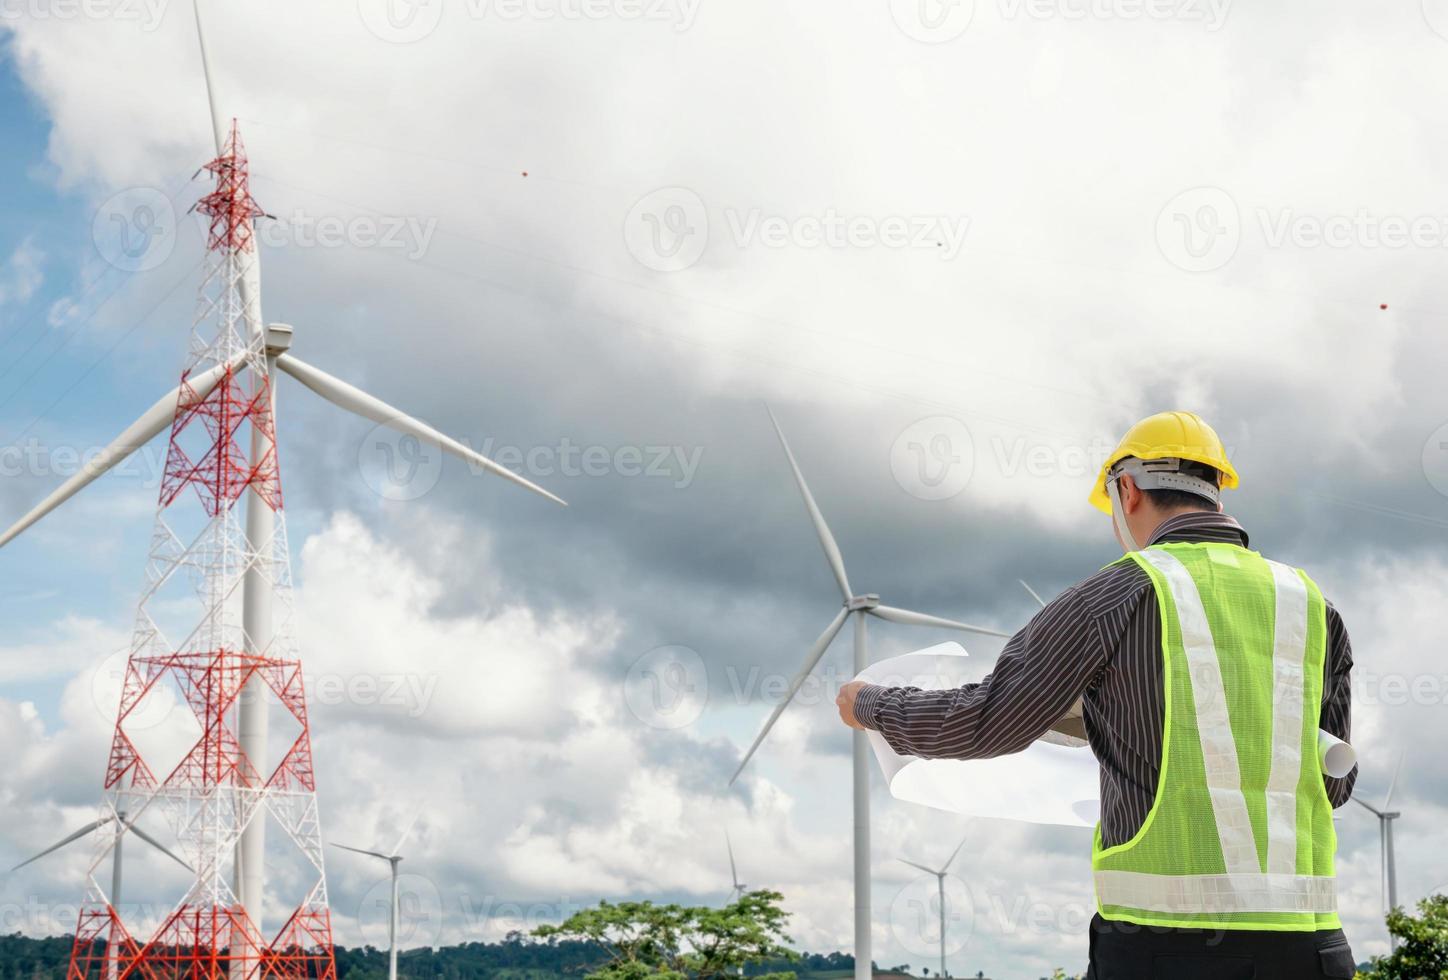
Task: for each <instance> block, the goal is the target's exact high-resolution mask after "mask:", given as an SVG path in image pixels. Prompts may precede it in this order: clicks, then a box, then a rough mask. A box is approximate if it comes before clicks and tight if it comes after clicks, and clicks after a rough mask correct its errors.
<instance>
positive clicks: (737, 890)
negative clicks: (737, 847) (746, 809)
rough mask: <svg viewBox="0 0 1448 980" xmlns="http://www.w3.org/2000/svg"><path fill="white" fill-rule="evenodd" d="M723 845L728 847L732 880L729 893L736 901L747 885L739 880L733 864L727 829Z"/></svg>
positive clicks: (732, 851) (741, 895)
mask: <svg viewBox="0 0 1448 980" xmlns="http://www.w3.org/2000/svg"><path fill="white" fill-rule="evenodd" d="M724 846H725V847H727V848H729V877H730V878H731V879H733V881H734V887H733V888H732V889H730V894H731V895H733V896H734V901H736V902H737V901H739V900H740V899H741V898H743V897H744V892H745V891H746V890H747V889H748V886H747V885H745V884H744V882H742V881H740V880H739V870H738V869H737V868H736V867H735V866H734V842H733V841H731V840H730V839H729V831H727V830H726V831H724Z"/></svg>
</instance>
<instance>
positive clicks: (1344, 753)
mask: <svg viewBox="0 0 1448 980" xmlns="http://www.w3.org/2000/svg"><path fill="white" fill-rule="evenodd" d="M1317 762H1318V764H1319V765H1320V766H1322V771H1323V772H1325V773H1326V774H1327V775H1329V776H1331V777H1332V778H1333V779H1341V778H1342V777H1344V776H1346V775H1347V774H1348V773H1350V772H1352V767H1353V766H1355V765H1357V750H1356V749H1354V748H1353V747H1352V746H1351V745H1348V744H1347V743H1346V742H1344V741H1343V740H1342V739H1340V738H1337V737H1336V736H1334V735H1329V734H1328V733H1327V732H1325V731H1323V730H1322V729H1321V728H1319V729H1318V730H1317Z"/></svg>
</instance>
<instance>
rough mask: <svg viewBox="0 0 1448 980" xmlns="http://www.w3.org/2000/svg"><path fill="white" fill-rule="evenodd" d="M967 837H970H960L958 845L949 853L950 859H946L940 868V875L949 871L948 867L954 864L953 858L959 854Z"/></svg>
mask: <svg viewBox="0 0 1448 980" xmlns="http://www.w3.org/2000/svg"><path fill="white" fill-rule="evenodd" d="M969 837H970V835H969V834H967V835H966V836H965V837H962V838H961V839H960V843H959V844H956V845H955V850H953V851H951V852H950V857H949V858H947V859H946V861H945V863H944V864H943V865H941V866H940V870H941V872H942V873H943V872H946V871H949V870H950V866H951V865H952V864H954V863H955V856H956V855H957V854H959V853H960V849H961V848H962V847H964V846H965V842H966V840H967V839H968V838H969Z"/></svg>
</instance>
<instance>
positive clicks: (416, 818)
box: [392, 810, 422, 854]
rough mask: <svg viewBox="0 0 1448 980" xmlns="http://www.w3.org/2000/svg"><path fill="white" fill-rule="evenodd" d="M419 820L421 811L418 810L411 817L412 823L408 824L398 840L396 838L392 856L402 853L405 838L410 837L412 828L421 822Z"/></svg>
mask: <svg viewBox="0 0 1448 980" xmlns="http://www.w3.org/2000/svg"><path fill="white" fill-rule="evenodd" d="M421 819H422V811H421V810H418V811H417V813H416V814H415V815H414V816H413V818H412V823H410V824H408V825H407V829H406V830H404V831H403V832H402V836H401V837H399V838H397V843H396V844H394V845H393V846H392V853H393V854H401V853H402V845H403V844H404V843H405V842H406V841H407V838H409V837H411V836H412V831H413V828H414V827H416V826H417V822H418V821H419V820H421Z"/></svg>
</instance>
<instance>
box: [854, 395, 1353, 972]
mask: <svg viewBox="0 0 1448 980" xmlns="http://www.w3.org/2000/svg"><path fill="white" fill-rule="evenodd" d="M1236 486H1237V473H1236V471H1235V470H1234V469H1233V468H1232V464H1231V463H1230V462H1229V461H1228V459H1227V454H1226V451H1225V450H1224V448H1223V447H1222V443H1221V440H1220V439H1218V437H1217V434H1216V433H1215V432H1214V431H1213V430H1212V429H1211V427H1210V426H1208V425H1207V424H1206V423H1205V422H1203V421H1202V420H1201V419H1200V418H1198V417H1197V416H1195V415H1193V414H1191V413H1188V412H1164V413H1161V414H1159V415H1153V416H1151V417H1150V418H1147V419H1144V420H1143V421H1141V422H1139V423H1137V424H1136V425H1135V426H1133V427H1132V428H1131V430H1130V431H1129V432H1127V434H1126V436H1125V438H1123V439H1122V441H1121V445H1120V446H1118V447H1117V449H1116V451H1115V452H1113V453H1112V454H1111V456H1110V458H1108V460H1107V461H1106V463H1105V465H1104V466H1103V467H1102V468H1101V473H1100V475H1099V477H1098V479H1097V482H1096V486H1095V489H1094V490H1093V491H1092V494H1091V502H1092V503H1093V504H1095V505H1096V506H1097V507H1098V508H1099V509H1101V510H1103V511H1105V512H1106V513H1108V514H1110V515H1111V517H1112V524H1113V527H1114V529H1115V532H1116V538H1117V541H1118V542H1119V543H1120V544H1121V546H1122V548H1123V549H1124V550H1125V551H1126V556H1125V557H1124V558H1122V559H1119V560H1118V561H1116V562H1114V563H1112V564H1110V565H1108V566H1106V567H1105V568H1103V569H1102V570H1101V571H1099V572H1097V573H1096V574H1095V575H1093V576H1091V577H1090V578H1088V579H1087V580H1086V581H1084V582H1082V583H1080V584H1079V585H1076V586H1074V587H1072V588H1071V589H1068V590H1067V591H1066V592H1065V593H1063V594H1062V595H1061V596H1060V597H1059V598H1057V599H1056V600H1055V601H1054V602H1052V603H1051V604H1050V605H1048V606H1047V607H1046V608H1045V609H1043V610H1041V611H1040V612H1039V613H1038V614H1037V615H1036V616H1035V618H1034V619H1032V620H1031V622H1030V623H1029V624H1028V625H1027V626H1026V627H1025V629H1023V630H1021V631H1020V632H1019V633H1017V634H1016V635H1015V636H1013V637H1011V639H1010V641H1009V642H1008V643H1007V644H1006V647H1005V649H1004V651H1002V653H1001V655H1000V658H999V660H998V661H997V662H996V667H995V670H994V671H992V672H991V674H990V675H989V676H988V677H986V679H985V680H984V681H982V682H981V683H979V684H967V685H965V686H964V687H962V688H959V689H957V690H951V691H922V690H919V689H918V688H909V687H904V688H884V687H877V686H874V685H867V684H862V683H860V682H852V683H850V684H847V685H845V687H844V688H843V689H842V690H841V692H840V696H839V698H838V704H839V708H840V716H841V718H842V719H843V720H844V722H845V723H846V724H848V725H851V726H852V727H856V728H867V729H874V730H876V731H878V732H880V733H881V734H882V735H883V736H884V737H885V739H886V741H888V742H889V743H890V745H891V747H893V748H894V749H895V751H896V752H899V753H901V754H902V755H913V756H919V757H922V758H952V759H984V758H991V757H993V756H999V755H1007V754H1009V753H1012V752H1019V751H1021V750H1022V749H1024V748H1026V747H1027V746H1028V745H1030V744H1031V742H1033V741H1035V740H1036V739H1038V738H1040V737H1042V736H1043V735H1046V734H1047V733H1048V732H1049V731H1051V730H1052V729H1053V728H1055V729H1058V730H1062V731H1065V730H1068V729H1069V727H1070V726H1069V723H1068V721H1066V719H1067V716H1068V715H1070V714H1072V710H1071V709H1072V708H1073V707H1074V706H1076V705H1077V704H1078V700H1079V704H1080V711H1081V713H1082V714H1083V715H1084V718H1083V720H1084V723H1085V735H1086V737H1087V739H1088V741H1089V742H1090V745H1091V749H1092V751H1093V752H1094V753H1095V755H1096V758H1097V761H1098V762H1099V764H1100V767H1101V817H1100V820H1099V822H1098V823H1097V827H1096V835H1095V840H1094V843H1093V847H1092V859H1091V865H1092V871H1093V877H1094V879H1095V885H1096V907H1097V914H1096V916H1095V917H1094V918H1093V919H1092V923H1091V934H1090V955H1091V969H1090V972H1089V973H1088V977H1092V978H1096V980H1119V978H1138V977H1143V978H1146V977H1170V978H1173V980H1182V978H1185V980H1190V978H1194V977H1212V978H1223V980H1232V978H1236V977H1241V978H1244V980H1246V978H1251V977H1254V976H1255V977H1257V978H1259V980H1264V978H1273V980H1292V978H1297V977H1351V976H1352V975H1353V973H1354V968H1353V958H1352V951H1351V950H1350V949H1349V947H1348V944H1347V940H1346V938H1345V937H1344V936H1343V933H1342V928H1341V923H1340V922H1339V920H1338V916H1337V904H1336V894H1335V891H1334V877H1333V852H1334V851H1335V849H1336V836H1335V834H1334V832H1333V826H1332V809H1333V808H1334V807H1339V806H1342V805H1343V804H1345V803H1346V802H1347V800H1348V798H1349V796H1350V794H1351V793H1352V786H1353V782H1354V780H1355V779H1356V776H1357V771H1356V770H1353V772H1352V773H1350V774H1349V775H1348V776H1347V777H1346V778H1343V779H1333V778H1330V777H1327V776H1325V775H1323V774H1322V772H1321V770H1320V768H1319V763H1318V756H1317V748H1316V745H1317V732H1318V729H1319V728H1321V729H1323V730H1326V731H1327V732H1329V733H1331V734H1333V735H1335V736H1337V737H1338V738H1341V739H1343V740H1344V741H1346V740H1347V739H1348V736H1349V721H1350V704H1349V689H1348V680H1349V671H1350V669H1351V667H1352V652H1351V648H1350V646H1349V643H1348V637H1347V632H1346V630H1345V629H1344V628H1343V625H1342V620H1341V619H1340V618H1339V617H1338V614H1337V612H1336V611H1335V610H1334V609H1333V608H1332V606H1331V605H1330V604H1328V603H1327V602H1326V601H1325V600H1324V599H1323V598H1322V594H1321V593H1320V592H1319V591H1318V589H1317V586H1316V585H1314V584H1313V582H1312V580H1311V579H1309V578H1308V577H1307V576H1306V575H1305V574H1304V573H1302V572H1299V571H1297V570H1296V569H1292V568H1289V567H1287V566H1286V565H1281V564H1278V563H1276V562H1271V561H1268V560H1266V559H1264V558H1263V557H1262V556H1261V555H1259V554H1258V553H1256V552H1254V551H1249V550H1248V549H1247V532H1246V531H1244V530H1243V529H1242V527H1241V526H1240V525H1239V524H1238V523H1237V522H1236V521H1235V520H1233V519H1232V518H1231V517H1229V516H1227V515H1226V514H1224V513H1222V506H1221V500H1220V496H1221V491H1222V490H1223V489H1230V488H1233V487H1236Z"/></svg>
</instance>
